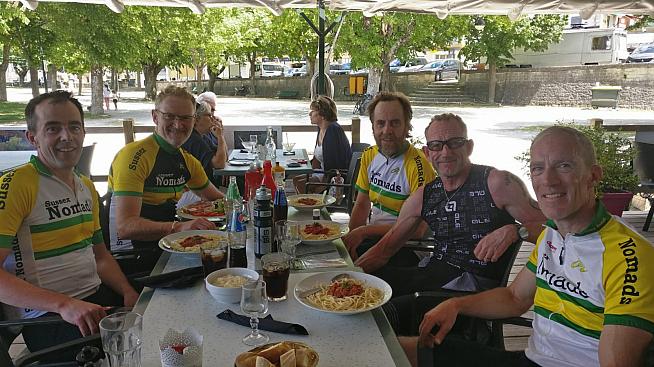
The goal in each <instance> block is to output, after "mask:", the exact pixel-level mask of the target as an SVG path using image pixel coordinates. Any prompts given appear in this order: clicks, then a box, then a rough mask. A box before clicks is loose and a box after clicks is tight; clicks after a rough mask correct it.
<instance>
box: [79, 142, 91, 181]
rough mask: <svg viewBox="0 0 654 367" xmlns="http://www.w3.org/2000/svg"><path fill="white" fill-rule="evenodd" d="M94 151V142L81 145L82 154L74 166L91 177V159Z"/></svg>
mask: <svg viewBox="0 0 654 367" xmlns="http://www.w3.org/2000/svg"><path fill="white" fill-rule="evenodd" d="M94 151H95V143H93V144H91V145H87V146H85V147H82V155H81V156H80V158H79V162H77V165H76V166H75V168H77V170H78V171H79V172H80V173H81V174H83V175H84V176H87V177H91V161H92V160H93V152H94Z"/></svg>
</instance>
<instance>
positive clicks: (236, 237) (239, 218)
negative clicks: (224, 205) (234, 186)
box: [228, 202, 248, 268]
mask: <svg viewBox="0 0 654 367" xmlns="http://www.w3.org/2000/svg"><path fill="white" fill-rule="evenodd" d="M241 205H242V204H241V203H240V202H234V206H233V208H232V216H231V217H230V221H229V254H228V256H229V267H230V268H247V267H248V259H247V255H246V252H245V242H246V240H247V232H246V229H245V223H244V222H243V213H242V212H241V207H242V206H241Z"/></svg>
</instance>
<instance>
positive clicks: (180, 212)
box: [177, 203, 225, 222]
mask: <svg viewBox="0 0 654 367" xmlns="http://www.w3.org/2000/svg"><path fill="white" fill-rule="evenodd" d="M193 204H195V203H191V204H188V205H193ZM188 205H185V206H184V208H186V207H187V206H188ZM184 208H179V209H177V216H179V217H180V218H184V219H199V218H204V219H206V220H210V221H213V222H216V221H221V220H225V214H222V215H216V216H213V217H207V216H201V215H193V214H189V213H185V212H184V211H183V209H184Z"/></svg>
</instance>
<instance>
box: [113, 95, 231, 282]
mask: <svg viewBox="0 0 654 367" xmlns="http://www.w3.org/2000/svg"><path fill="white" fill-rule="evenodd" d="M154 106H155V108H154V109H153V110H152V120H153V121H154V124H155V125H156V127H155V132H154V134H152V135H150V136H149V137H147V138H145V139H143V140H139V141H136V142H133V143H130V144H127V145H126V146H125V147H124V148H122V149H121V150H120V151H119V152H118V153H117V154H116V157H115V158H114V161H113V162H112V164H111V169H110V171H109V191H110V192H111V193H112V200H111V203H110V215H109V218H110V236H111V247H112V250H121V249H130V248H132V247H134V248H137V249H144V250H145V251H143V253H142V260H141V264H140V265H141V266H142V268H141V269H140V270H143V271H149V270H151V269H152V267H154V264H155V263H156V261H157V259H158V258H159V255H160V254H161V250H160V249H159V247H158V246H157V242H158V241H159V240H160V239H161V238H162V237H164V236H166V235H169V234H171V233H175V232H181V231H188V230H194V229H200V230H202V229H215V225H214V224H213V223H211V222H210V221H208V220H207V219H204V218H199V219H194V220H190V221H186V222H176V221H175V212H176V210H175V204H176V202H177V201H178V200H179V199H180V198H181V196H182V194H183V193H184V191H185V188H188V189H190V190H191V191H193V192H194V193H195V194H196V195H198V196H199V197H200V198H202V199H203V200H216V199H219V198H222V197H223V194H222V193H221V192H220V191H218V189H216V187H215V186H214V185H213V184H212V183H211V182H210V181H209V179H208V178H207V174H206V173H205V171H204V168H203V167H202V164H201V163H200V162H199V161H198V160H197V159H196V158H195V157H193V156H192V155H191V154H190V153H188V152H186V151H185V150H183V149H180V147H181V146H182V144H184V142H185V141H186V140H187V139H188V138H189V136H191V132H192V131H193V125H194V123H195V116H194V114H195V99H194V98H193V96H192V95H191V94H190V93H189V92H187V91H186V89H184V88H179V87H176V86H168V87H166V88H165V89H164V90H163V91H162V92H160V93H159V94H158V95H157V97H156V99H155V101H154Z"/></svg>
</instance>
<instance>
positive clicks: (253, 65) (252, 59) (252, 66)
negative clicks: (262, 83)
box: [248, 52, 263, 96]
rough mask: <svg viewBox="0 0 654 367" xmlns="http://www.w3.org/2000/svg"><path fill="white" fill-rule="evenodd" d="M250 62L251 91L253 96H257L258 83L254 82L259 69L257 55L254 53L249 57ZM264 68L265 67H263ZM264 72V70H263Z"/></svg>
mask: <svg viewBox="0 0 654 367" xmlns="http://www.w3.org/2000/svg"><path fill="white" fill-rule="evenodd" d="M248 61H249V62H250V91H251V93H252V95H255V96H256V95H257V88H256V86H257V85H256V83H255V82H254V74H255V72H256V69H257V53H256V52H252V53H251V54H249V55H248ZM261 67H262V68H263V65H261ZM262 71H263V70H262Z"/></svg>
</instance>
